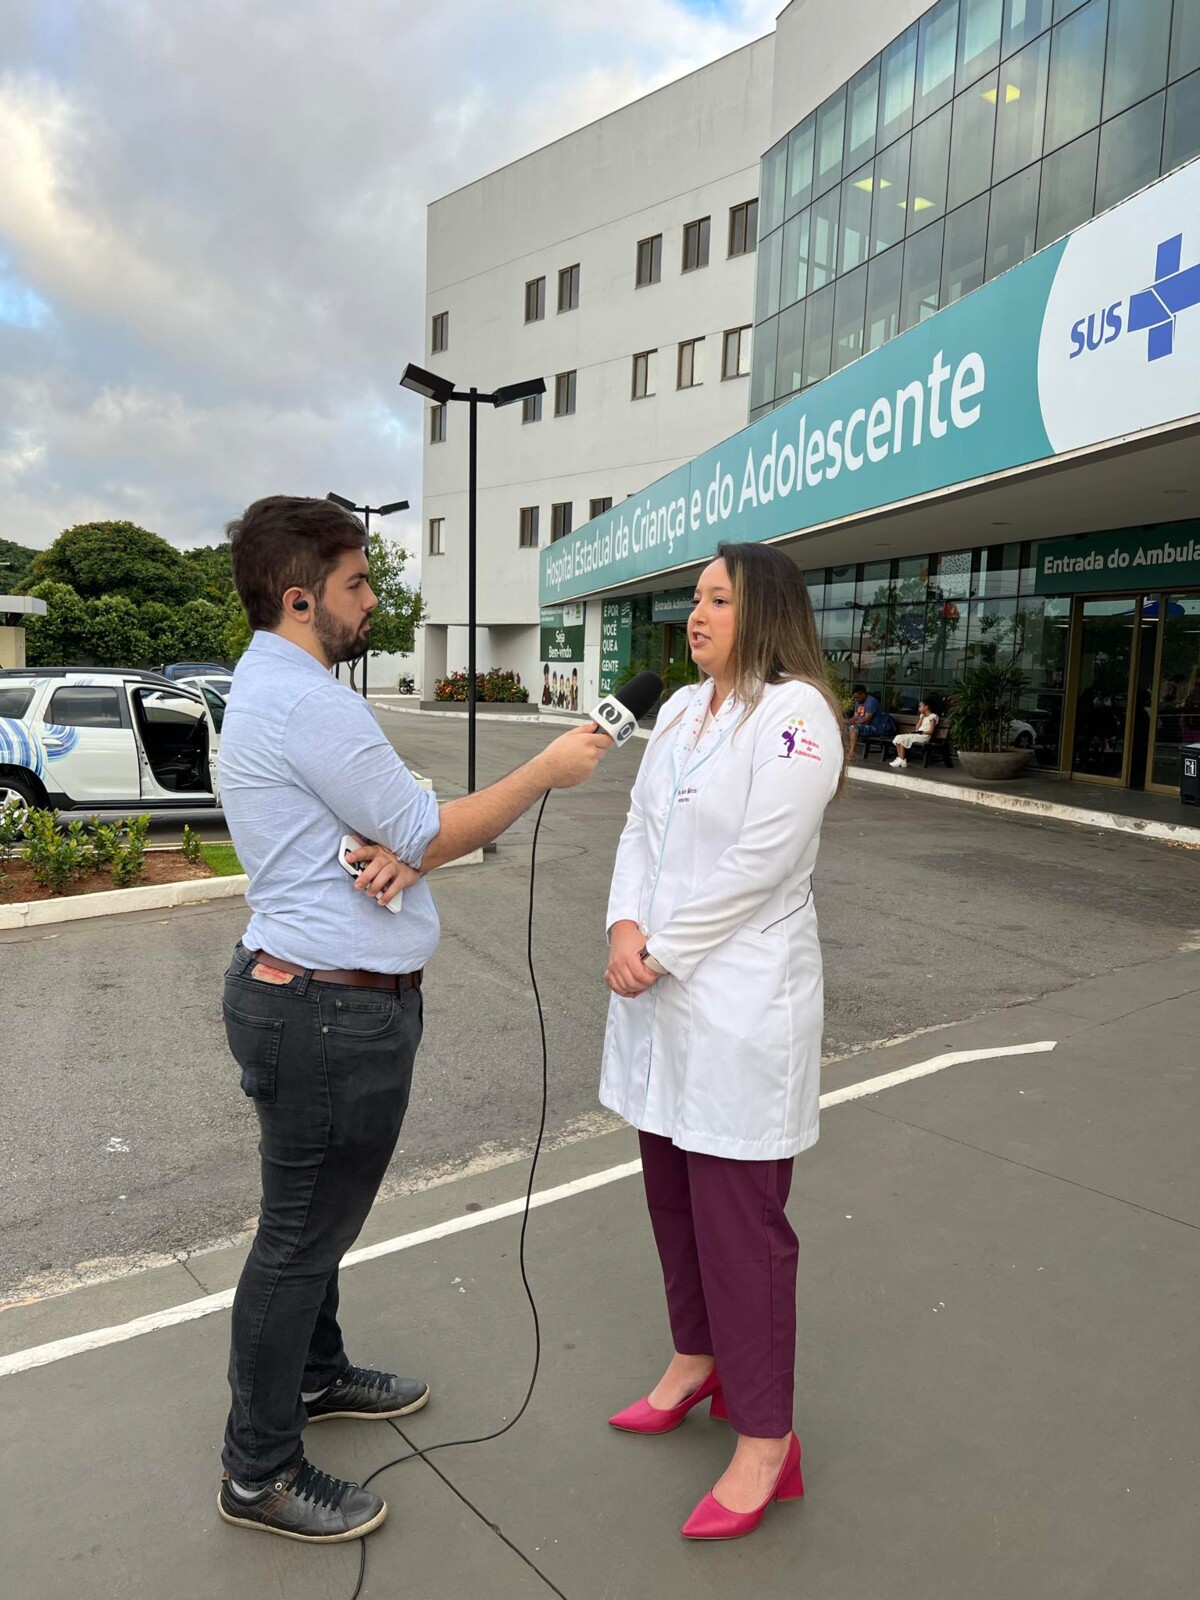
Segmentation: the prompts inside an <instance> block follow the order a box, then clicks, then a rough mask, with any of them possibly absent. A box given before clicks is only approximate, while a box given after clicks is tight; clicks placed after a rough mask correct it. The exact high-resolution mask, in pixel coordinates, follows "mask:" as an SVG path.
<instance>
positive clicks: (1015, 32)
mask: <svg viewBox="0 0 1200 1600" xmlns="http://www.w3.org/2000/svg"><path fill="white" fill-rule="evenodd" d="M1052 9H1053V7H1052V5H1051V0H1004V37H1003V39H1002V40H1001V41H1000V54H1001V56H1003V57H1004V58H1005V59H1006V60H1007V58H1008V57H1009V56H1011V55H1012V54H1013V53H1014V52H1015V51H1017V50H1019V49H1020V48H1021V46H1022V45H1024V44H1028V43H1029V41H1030V40H1031V39H1036V38H1037V36H1038V34H1039V33H1044V32H1045V30H1046V29H1047V28H1048V27H1049V26H1050V21H1051V15H1050V14H1051V11H1052Z"/></svg>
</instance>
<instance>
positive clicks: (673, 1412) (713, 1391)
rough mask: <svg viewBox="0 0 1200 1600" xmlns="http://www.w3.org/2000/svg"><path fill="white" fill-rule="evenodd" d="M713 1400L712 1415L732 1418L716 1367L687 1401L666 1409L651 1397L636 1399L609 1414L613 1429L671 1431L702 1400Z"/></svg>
mask: <svg viewBox="0 0 1200 1600" xmlns="http://www.w3.org/2000/svg"><path fill="white" fill-rule="evenodd" d="M708 1399H711V1400H712V1406H711V1407H710V1409H709V1415H710V1416H712V1417H717V1418H719V1419H720V1420H722V1421H725V1422H727V1421H728V1420H729V1413H728V1411H726V1409H725V1396H724V1395H723V1394H722V1393H721V1380H720V1378H719V1377H718V1376H717V1369H716V1367H714V1368H713V1369H712V1371H711V1372H710V1373H709V1375H708V1377H707V1378H705V1380H704V1382H703V1383H702V1384H701V1385H700V1387H699V1388H698V1389H693V1391H692V1393H691V1394H690V1395H688V1397H687V1399H686V1400H681V1401H680V1403H679V1404H678V1405H677V1406H671V1407H670V1408H669V1409H668V1410H665V1411H664V1410H662V1409H661V1408H660V1407H659V1406H652V1405H651V1404H650V1402H649V1400H647V1399H642V1400H635V1401H634V1403H633V1404H632V1405H631V1406H626V1407H625V1409H624V1411H618V1412H617V1414H616V1416H615V1417H609V1419H608V1425H609V1427H610V1428H620V1429H622V1431H623V1432H625V1433H670V1432H671V1430H672V1428H677V1427H678V1426H679V1424H680V1423H681V1422H682V1421H683V1419H684V1417H686V1416H687V1414H688V1412H689V1411H690V1410H691V1409H692V1407H693V1406H698V1405H699V1404H700V1402H701V1401H702V1400H708Z"/></svg>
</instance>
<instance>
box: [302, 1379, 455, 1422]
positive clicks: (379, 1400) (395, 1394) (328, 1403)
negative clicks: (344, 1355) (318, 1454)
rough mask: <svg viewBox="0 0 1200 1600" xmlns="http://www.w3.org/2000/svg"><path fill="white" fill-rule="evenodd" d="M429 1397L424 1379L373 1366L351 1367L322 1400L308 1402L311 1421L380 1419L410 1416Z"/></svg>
mask: <svg viewBox="0 0 1200 1600" xmlns="http://www.w3.org/2000/svg"><path fill="white" fill-rule="evenodd" d="M428 1399H429V1385H428V1384H427V1383H423V1382H422V1381H421V1379H420V1378H398V1377H397V1376H396V1374H395V1373H394V1372H377V1371H376V1370H375V1369H374V1368H373V1367H347V1368H346V1370H345V1372H343V1373H342V1375H341V1377H340V1378H338V1379H336V1380H335V1381H334V1382H333V1383H331V1384H330V1386H329V1388H328V1389H326V1391H325V1393H324V1394H323V1395H322V1396H321V1397H320V1399H319V1400H308V1401H306V1402H305V1410H306V1411H307V1412H308V1420H309V1421H310V1422H324V1421H325V1420H326V1419H327V1418H328V1417H357V1418H359V1419H360V1420H366V1421H370V1422H378V1421H379V1420H381V1419H382V1418H385V1417H408V1416H411V1415H412V1413H413V1412H414V1411H420V1410H421V1408H422V1406H424V1405H425V1403H426V1401H427V1400H428Z"/></svg>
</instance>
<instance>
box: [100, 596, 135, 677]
mask: <svg viewBox="0 0 1200 1600" xmlns="http://www.w3.org/2000/svg"><path fill="white" fill-rule="evenodd" d="M88 610H89V612H90V613H91V615H90V618H89V623H90V626H89V629H88V635H89V644H90V647H91V649H90V653H91V657H92V660H93V661H94V662H95V664H96V665H97V666H98V667H135V666H139V665H141V664H142V663H143V662H145V661H147V660H148V659H149V656H150V640H149V639H148V638H147V636H146V634H145V632H144V631H143V629H142V625H141V619H140V618H139V616H138V608H137V607H136V606H135V605H134V603H133V601H132V600H129V599H127V598H126V596H125V595H123V594H106V595H101V597H100V598H99V599H98V600H93V601H92V602H91V604H90V606H89V607H88Z"/></svg>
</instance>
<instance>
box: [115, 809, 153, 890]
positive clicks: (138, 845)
mask: <svg viewBox="0 0 1200 1600" xmlns="http://www.w3.org/2000/svg"><path fill="white" fill-rule="evenodd" d="M149 836H150V818H149V817H137V818H135V819H134V820H133V821H128V820H127V821H126V822H125V825H124V836H123V838H122V840H121V843H120V845H119V846H118V848H117V852H116V854H115V855H114V856H113V858H112V878H113V883H114V884H115V885H116V887H117V888H118V889H128V888H130V887H131V886H132V885H133V884H135V883H136V882H137V881H138V879H139V878H140V877H141V875H142V873H143V872H144V871H145V870H146V840H147V839H148V838H149Z"/></svg>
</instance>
